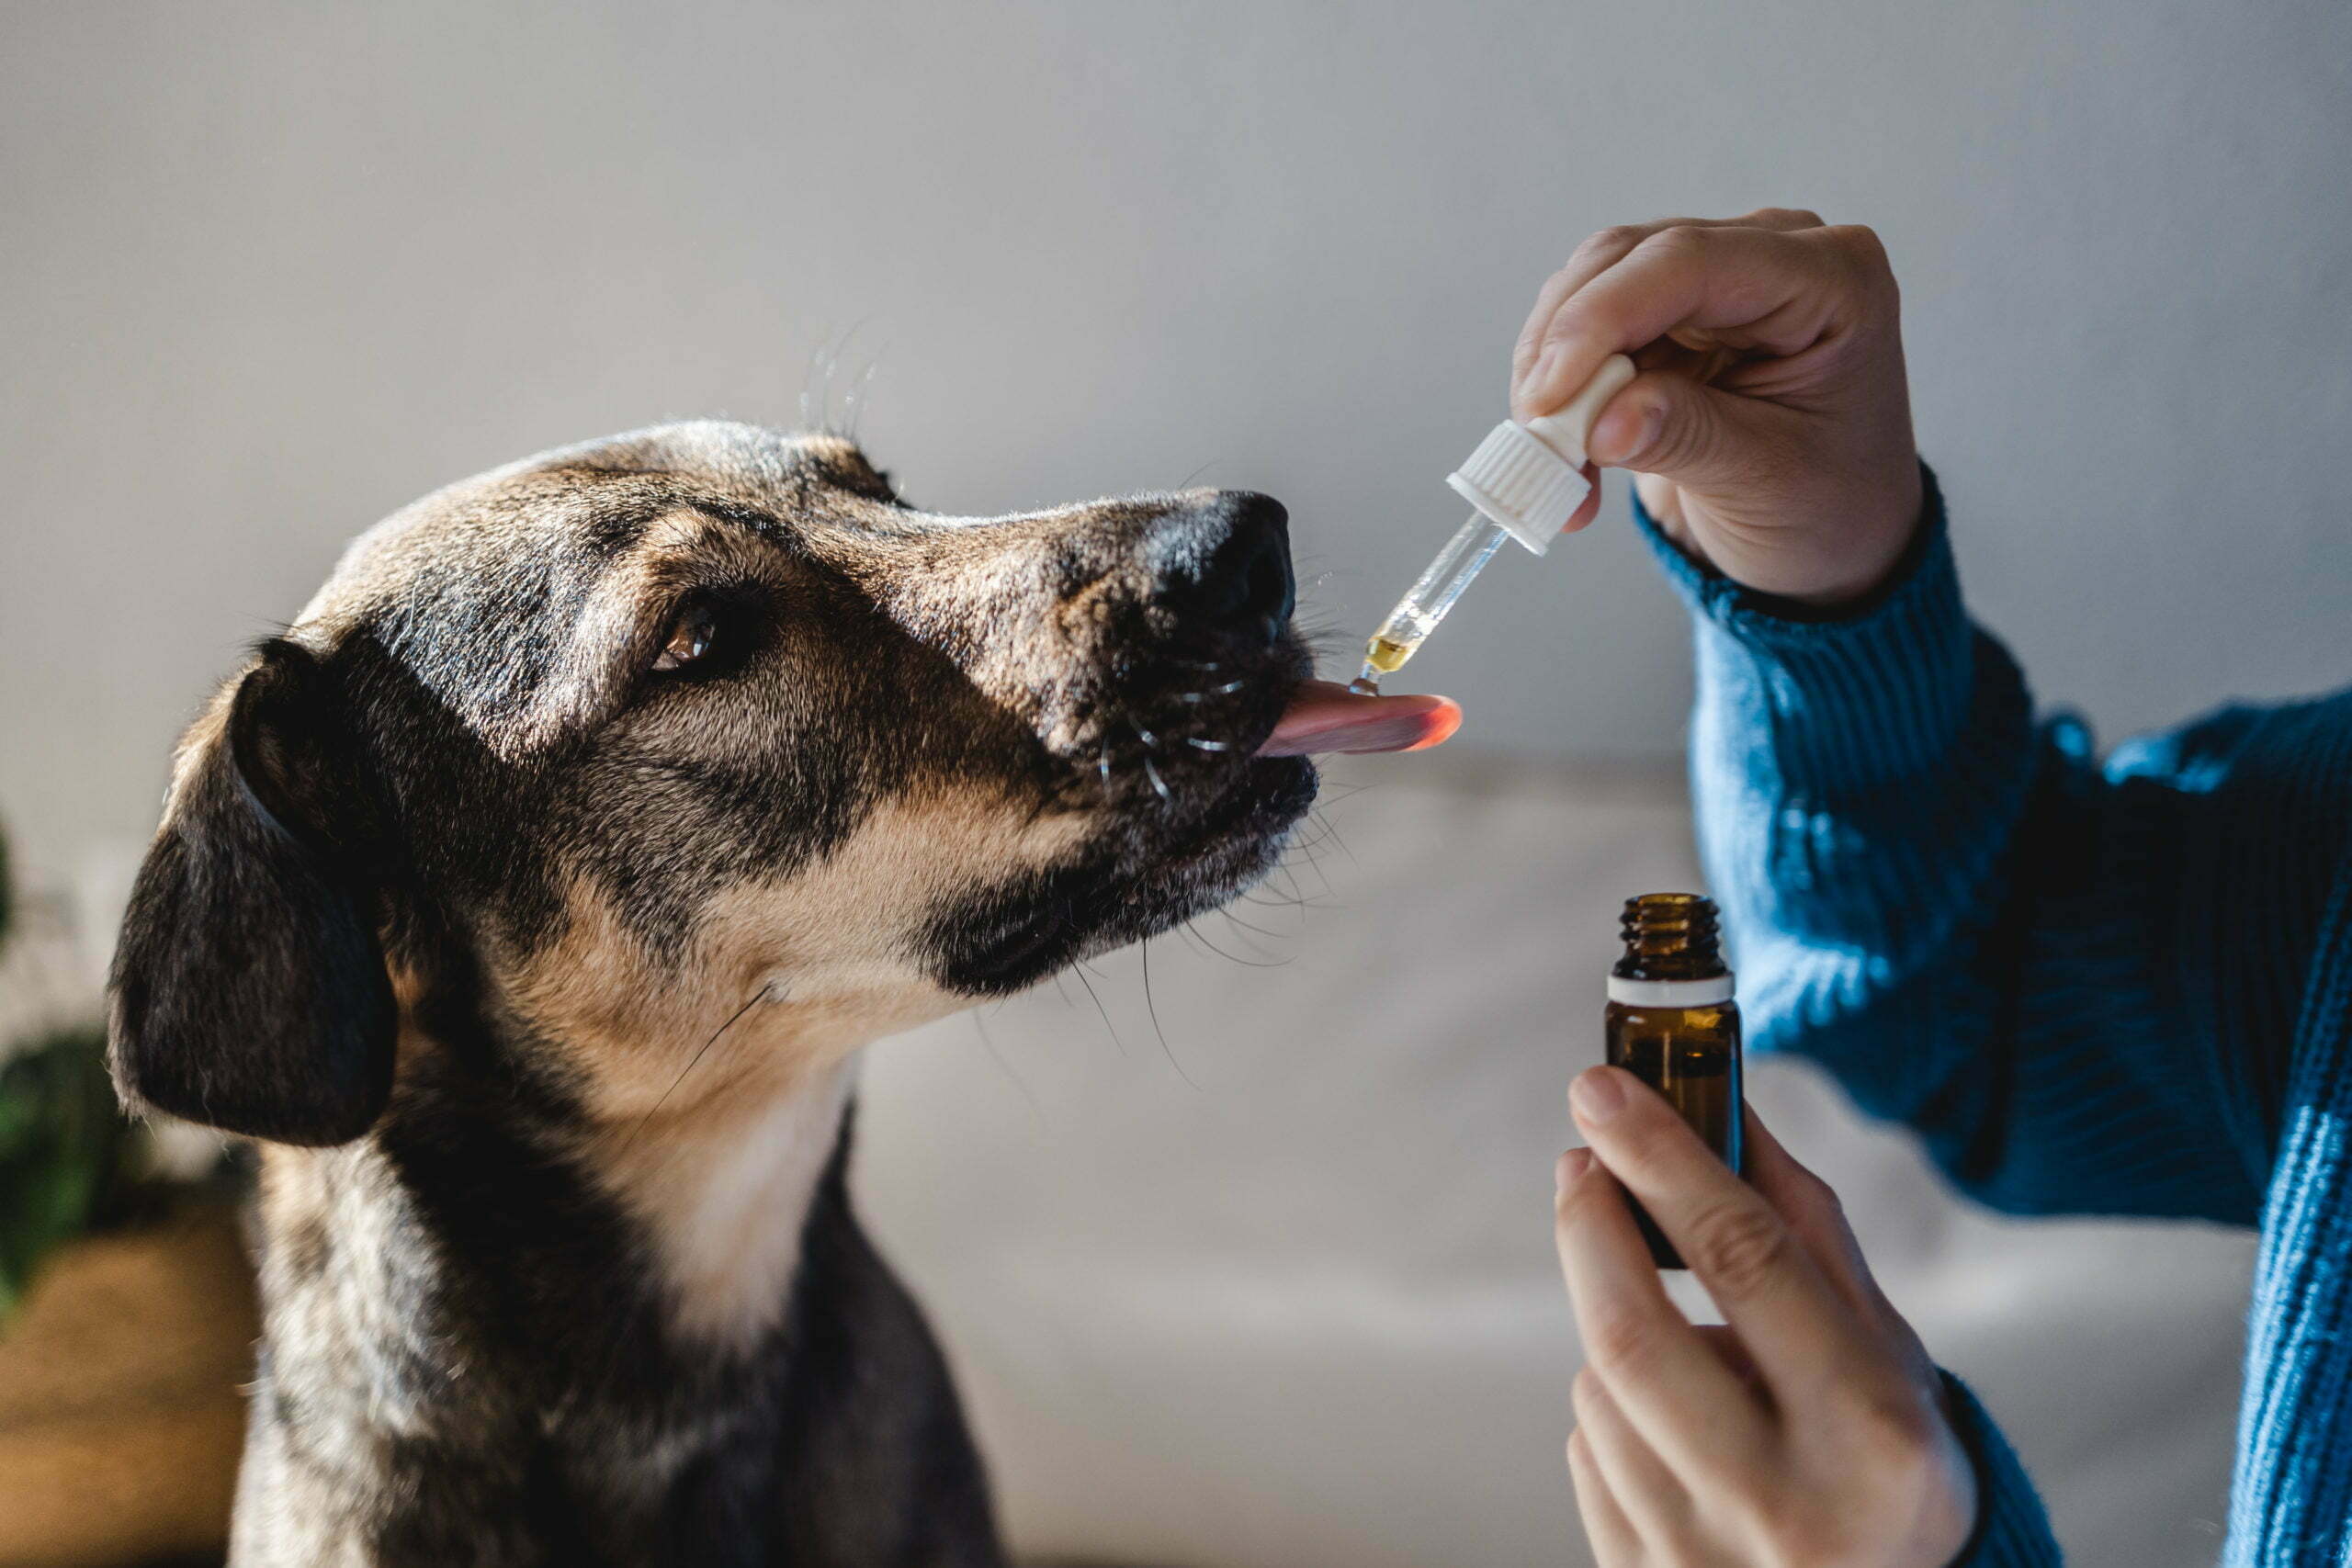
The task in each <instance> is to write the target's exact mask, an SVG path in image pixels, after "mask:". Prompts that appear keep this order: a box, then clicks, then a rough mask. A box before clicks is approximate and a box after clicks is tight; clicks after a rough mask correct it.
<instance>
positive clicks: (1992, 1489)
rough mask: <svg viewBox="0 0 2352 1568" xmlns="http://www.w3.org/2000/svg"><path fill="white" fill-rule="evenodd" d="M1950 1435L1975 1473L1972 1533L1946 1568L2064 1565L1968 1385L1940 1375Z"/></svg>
mask: <svg viewBox="0 0 2352 1568" xmlns="http://www.w3.org/2000/svg"><path fill="white" fill-rule="evenodd" d="M1943 1380H1944V1394H1945V1406H1946V1408H1947V1409H1949V1410H1950V1411H1951V1424H1952V1430H1953V1432H1954V1433H1956V1434H1957V1435H1958V1436H1959V1438H1960V1443H1961V1447H1962V1448H1964V1449H1966V1450H1968V1462H1969V1464H1970V1465H1971V1466H1972V1467H1973V1469H1974V1471H1975V1472H1976V1528H1975V1529H1973V1530H1972V1531H1970V1532H1969V1537H1968V1544H1967V1545H1965V1546H1963V1547H1962V1548H1961V1551H1960V1555H1959V1556H1958V1557H1955V1558H1953V1559H1952V1562H1951V1568H2058V1564H2059V1563H2060V1562H2063V1561H2064V1559H2063V1557H2062V1555H2061V1554H2060V1552H2059V1550H2058V1540H2057V1538H2056V1537H2055V1536H2053V1535H2052V1534H2051V1533H2050V1517H2049V1515H2047V1514H2046V1513H2044V1512H2043V1511H2042V1507H2041V1494H2040V1493H2038V1492H2036V1491H2035V1490H2034V1489H2033V1482H2032V1480H2031V1479H2030V1477H2028V1476H2027V1474H2026V1472H2025V1466H2024V1465H2022V1464H2020V1463H2018V1456H2017V1452H2016V1450H2013V1449H2011V1448H2010V1447H2009V1444H2008V1439H2007V1438H2004V1437H2002V1436H2001V1429H2000V1428H1999V1427H1996V1426H1995V1425H1994V1424H1993V1418H1992V1417H1991V1416H1987V1415H1986V1414H1985V1407H1984V1406H1983V1405H1982V1404H1978V1403H1977V1402H1976V1396H1975V1395H1974V1394H1973V1393H1970V1392H1969V1391H1968V1385H1967V1384H1965V1383H1963V1382H1961V1381H1960V1380H1959V1379H1958V1378H1956V1377H1954V1376H1952V1375H1951V1373H1950V1372H1946V1373H1944V1374H1943Z"/></svg>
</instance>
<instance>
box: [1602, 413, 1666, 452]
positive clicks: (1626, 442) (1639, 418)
mask: <svg viewBox="0 0 2352 1568" xmlns="http://www.w3.org/2000/svg"><path fill="white" fill-rule="evenodd" d="M1665 428H1666V411H1665V410H1664V409H1662V408H1660V407H1658V406H1657V404H1656V403H1651V404H1649V405H1648V406H1646V407H1645V408H1641V409H1620V408H1611V410H1610V411H1609V412H1607V413H1606V414H1604V415H1602V416H1601V419H1600V423H1597V424H1595V425H1594V426H1593V427H1592V442H1591V446H1590V453H1591V457H1592V460H1593V461H1594V462H1596V463H1600V464H1604V465H1606V466H1608V467H1610V468H1619V467H1622V466H1623V465H1624V464H1626V463H1628V462H1631V461H1632V460H1633V459H1634V458H1635V457H1640V456H1641V455H1642V454H1643V453H1645V452H1646V451H1648V450H1649V449H1650V448H1651V447H1652V446H1655V445H1657V438H1658V434H1659V432H1661V431H1663V430H1664V429H1665Z"/></svg>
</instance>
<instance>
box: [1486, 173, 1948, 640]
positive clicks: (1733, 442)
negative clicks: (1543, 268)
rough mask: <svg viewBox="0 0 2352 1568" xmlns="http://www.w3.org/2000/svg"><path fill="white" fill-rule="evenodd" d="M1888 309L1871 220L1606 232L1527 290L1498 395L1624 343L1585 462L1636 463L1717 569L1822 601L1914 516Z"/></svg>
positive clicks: (1907, 420)
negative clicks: (1523, 317)
mask: <svg viewBox="0 0 2352 1568" xmlns="http://www.w3.org/2000/svg"><path fill="white" fill-rule="evenodd" d="M1898 318H1899V300H1898V297H1897V291H1896V288H1895V283H1894V272H1893V270H1892V269H1891V268H1890V267H1889V265H1887V259H1886V253H1885V251H1884V249H1883V247H1882V246H1881V245H1880V243H1879V241H1878V237H1877V236H1876V235H1875V234H1873V233H1871V231H1869V230H1868V229H1862V228H1853V227H1829V226H1825V225H1824V224H1823V223H1822V221H1821V220H1820V219H1819V218H1818V217H1816V216H1815V214H1813V213H1810V212H1797V211H1785V210H1781V209H1766V210H1763V211H1759V212H1752V213H1750V214H1748V215H1747V217H1745V218H1734V219H1726V220H1702V219H1668V220H1661V221H1658V222H1655V223H1642V224H1633V225H1628V226H1625V227H1623V228H1615V229H1604V230H1602V231H1600V233H1598V234H1595V235H1594V236H1592V238H1590V239H1589V240H1587V241H1586V242H1585V243H1583V244H1581V245H1579V246H1578V247H1577V251H1576V254H1574V255H1572V256H1571V257H1569V259H1568V263H1567V265H1566V266H1564V267H1562V268H1561V269H1560V270H1559V271H1558V272H1556V273H1555V274H1554V275H1553V276H1551V277H1550V278H1549V279H1548V280H1546V281H1545V283H1544V287H1543V289H1542V291H1541V292H1540V293H1539V294H1538V295H1537V297H1536V300H1535V307H1534V309H1533V310H1532V311H1531V312H1530V313H1529V316H1528V319H1527V325H1526V327H1525V328H1524V329H1523V330H1522V331H1521V334H1520V339H1519V345H1518V348H1517V351H1516V352H1515V353H1514V355H1513V356H1512V363H1511V406H1512V410H1513V412H1514V413H1515V415H1516V416H1517V417H1519V418H1521V419H1528V418H1532V417H1535V416H1537V415H1540V414H1544V413H1548V412H1551V411H1552V410H1554V409H1555V408H1557V407H1559V406H1560V405H1561V404H1562V403H1564V402H1566V400H1567V399H1568V398H1569V397H1570V396H1572V395H1573V394H1574V393H1575V392H1576V391H1577V389H1578V388H1580V387H1582V386H1583V385H1584V384H1585V383H1586V381H1587V380H1589V378H1591V376H1592V374H1593V372H1594V371H1595V370H1596V369H1597V368H1598V367H1600V363H1601V362H1602V361H1603V360H1604V359H1606V358H1607V357H1608V356H1609V355H1611V354H1617V353H1624V354H1628V355H1632V356H1633V359H1634V364H1635V365H1636V366H1637V367H1640V369H1641V371H1642V374H1641V375H1640V376H1639V377H1638V378H1635V379H1634V381H1633V382H1632V383H1630V384H1629V385H1628V386H1626V387H1625V388H1624V389H1623V390H1622V391H1620V392H1619V393H1618V394H1617V395H1616V397H1615V398H1613V399H1612V400H1611V401H1610V403H1609V405H1608V407H1607V408H1606V409H1605V410H1604V411H1603V412H1601V414H1600V419H1599V421H1598V422H1597V423H1595V425H1594V426H1593V430H1592V437H1591V442H1590V453H1591V456H1592V457H1593V459H1594V460H1595V461H1596V462H1598V463H1600V464H1602V465H1604V466H1607V467H1611V468H1630V469H1632V470H1634V472H1635V473H1636V474H1637V475H1638V476H1640V477H1639V479H1638V480H1637V482H1638V484H1639V487H1640V490H1641V495H1642V502H1643V504H1644V505H1645V506H1647V507H1648V508H1649V510H1650V513H1651V514H1652V515H1654V516H1656V517H1657V520H1658V521H1659V523H1660V524H1661V525H1663V526H1664V527H1665V528H1666V529H1667V530H1668V533H1669V534H1670V535H1671V536H1673V537H1674V538H1675V540H1676V542H1677V543H1679V544H1680V545H1681V546H1682V547H1684V548H1685V549H1688V550H1690V551H1691V552H1692V553H1693V554H1695V555H1697V556H1699V557H1700V558H1702V559H1704V560H1705V561H1707V562H1708V563H1709V564H1710V565H1712V566H1713V568H1714V569H1715V570H1718V571H1721V572H1723V573H1724V574H1725V575H1726V576H1728V577H1730V578H1732V579H1734V580H1735V581H1738V582H1741V583H1744V584H1746V585H1747V586H1748V587H1750V588H1753V589H1756V590H1758V592H1765V593H1770V594H1773V595H1776V596H1778V597H1781V598H1785V599H1791V600H1795V601H1799V602H1801V603H1805V604H1815V605H1820V606H1824V607H1828V606H1835V605H1837V604H1844V603H1849V602H1850V601H1853V600H1855V599H1858V598H1860V597H1862V596H1864V595H1866V594H1868V593H1869V592H1871V590H1872V589H1874V588H1876V587H1877V586H1878V585H1879V584H1881V583H1882V582H1883V581H1885V579H1886V577H1887V575H1888V574H1889V573H1890V572H1891V571H1892V570H1894V566H1895V564H1896V562H1898V561H1899V560H1900V559H1901V558H1902V557H1903V552H1904V548H1905V545H1907V544H1908V543H1909V541H1910V537H1911V535H1912V532H1913V530H1914V529H1915V528H1916V526H1917V522H1918V517H1919V508H1920V480H1919V469H1918V458H1917V452H1916V450H1915V447H1914V445H1913V441H1912V434H1911V410H1910V402H1909V395H1908V392H1907V390H1906V389H1905V381H1904V371H1903V340H1902V333H1901V329H1900V322H1899V319H1898ZM1592 510H1593V508H1592V507H1591V506H1590V505H1588V506H1587V507H1586V508H1585V509H1584V510H1583V511H1582V512H1580V513H1578V514H1577V518H1576V519H1575V521H1574V522H1572V523H1571V525H1570V526H1572V527H1580V526H1582V525H1584V524H1585V523H1587V522H1589V521H1590V518H1591V513H1592Z"/></svg>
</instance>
